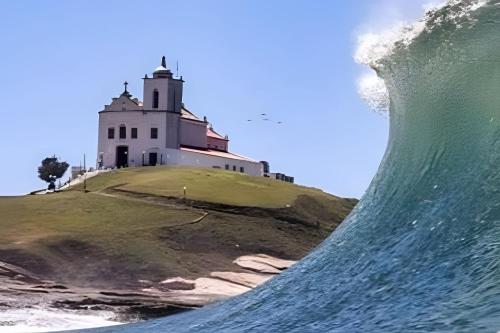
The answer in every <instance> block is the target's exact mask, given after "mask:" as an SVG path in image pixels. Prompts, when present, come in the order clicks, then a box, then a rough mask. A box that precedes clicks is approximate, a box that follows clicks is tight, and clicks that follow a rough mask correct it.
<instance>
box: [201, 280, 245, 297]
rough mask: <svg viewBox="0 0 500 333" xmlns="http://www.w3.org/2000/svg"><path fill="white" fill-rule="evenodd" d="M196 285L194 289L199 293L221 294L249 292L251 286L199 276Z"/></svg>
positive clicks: (230, 294) (233, 294) (229, 294)
mask: <svg viewBox="0 0 500 333" xmlns="http://www.w3.org/2000/svg"><path fill="white" fill-rule="evenodd" d="M195 281H196V287H195V289H194V291H195V292H196V293H199V294H203V293H205V294H212V295H221V296H228V297H230V296H235V295H239V294H242V293H244V292H247V291H249V290H250V288H248V287H245V286H242V285H239V284H235V283H231V282H227V281H223V280H219V279H212V278H199V279H196V280H195Z"/></svg>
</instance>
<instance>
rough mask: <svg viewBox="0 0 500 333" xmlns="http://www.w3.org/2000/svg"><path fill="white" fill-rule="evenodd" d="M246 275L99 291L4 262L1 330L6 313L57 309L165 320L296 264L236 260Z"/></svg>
mask: <svg viewBox="0 0 500 333" xmlns="http://www.w3.org/2000/svg"><path fill="white" fill-rule="evenodd" d="M234 263H235V264H236V265H238V266H239V268H241V269H243V270H244V271H243V272H241V271H239V272H229V271H226V272H212V273H211V274H210V275H209V276H206V277H200V278H197V279H195V280H189V279H184V278H182V277H172V278H167V279H165V280H162V281H160V282H152V281H139V283H140V285H142V287H141V288H138V289H128V290H127V289H126V290H117V289H113V290H99V289H92V288H79V287H75V286H68V285H62V284H58V283H56V282H53V281H46V280H43V279H41V278H39V277H37V276H36V275H34V274H32V273H31V272H29V271H27V270H25V269H23V268H21V267H17V266H14V265H10V264H8V263H3V262H0V326H8V325H9V324H10V323H2V319H1V318H2V312H5V311H8V310H13V309H19V310H22V309H31V308H44V309H57V310H64V311H78V312H81V313H85V312H96V311H102V312H110V313H113V314H114V315H113V318H110V319H111V320H114V321H117V322H121V323H125V322H135V321H140V320H145V319H151V318H156V317H162V316H167V315H172V314H176V313H179V312H183V311H188V310H192V309H196V308H200V307H202V306H204V305H207V304H210V303H213V302H217V301H222V300H224V299H227V298H229V297H233V296H236V295H239V294H242V293H244V292H247V291H249V290H251V289H252V288H255V287H256V286H258V285H260V284H262V283H264V282H266V281H267V280H269V279H271V278H272V277H274V276H276V275H277V274H279V273H281V272H282V271H283V270H285V269H287V268H289V267H290V266H291V265H293V264H294V263H295V261H290V260H283V259H279V258H275V257H271V256H268V255H265V254H257V255H246V256H241V257H238V258H236V259H235V260H234Z"/></svg>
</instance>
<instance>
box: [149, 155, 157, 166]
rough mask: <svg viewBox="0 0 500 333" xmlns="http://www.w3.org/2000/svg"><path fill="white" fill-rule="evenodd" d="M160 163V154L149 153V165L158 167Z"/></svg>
mask: <svg viewBox="0 0 500 333" xmlns="http://www.w3.org/2000/svg"><path fill="white" fill-rule="evenodd" d="M157 163H158V153H149V165H152V166H154V165H156V164H157Z"/></svg>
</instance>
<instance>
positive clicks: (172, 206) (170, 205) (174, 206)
mask: <svg viewBox="0 0 500 333" xmlns="http://www.w3.org/2000/svg"><path fill="white" fill-rule="evenodd" d="M88 194H95V195H101V196H105V197H110V198H115V199H121V200H128V201H133V202H140V203H145V204H148V205H154V206H162V207H165V208H169V209H177V210H190V211H194V212H198V213H201V216H200V217H197V218H196V219H194V220H192V221H189V222H184V223H179V224H175V225H171V226H169V228H172V227H180V226H184V225H189V224H196V223H200V222H202V221H203V220H204V219H205V217H207V216H208V214H209V213H208V212H206V211H203V210H201V209H197V208H191V207H189V206H186V205H179V204H174V203H165V202H158V201H154V200H148V199H146V198H137V197H131V196H127V195H119V194H114V193H109V192H103V191H97V192H88Z"/></svg>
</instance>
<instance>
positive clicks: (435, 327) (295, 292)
mask: <svg viewBox="0 0 500 333" xmlns="http://www.w3.org/2000/svg"><path fill="white" fill-rule="evenodd" d="M387 51H388V52H386V53H385V54H383V55H382V56H381V57H377V58H376V59H374V61H372V62H371V65H372V67H373V68H374V69H375V70H376V71H377V73H378V75H380V77H382V78H383V79H384V81H385V83H386V86H387V89H388V92H389V96H390V117H389V119H390V120H389V121H390V138H389V144H388V148H387V151H386V154H385V157H384V159H383V162H382V164H381V166H380V168H379V171H378V173H377V175H376V177H375V179H374V180H373V181H372V184H371V185H370V187H369V189H368V191H367V193H366V194H365V195H364V197H363V198H362V200H361V201H360V203H359V205H358V206H357V207H356V208H355V210H354V211H353V212H352V213H351V215H350V216H349V217H348V218H347V220H346V221H344V222H343V223H342V225H341V226H340V227H339V228H338V229H337V230H336V231H335V232H334V233H333V234H332V235H331V236H330V237H329V238H328V239H327V240H326V241H325V242H323V244H321V246H319V247H318V248H317V249H316V250H315V251H313V252H312V253H311V254H310V255H308V256H307V257H306V258H305V259H304V260H303V261H301V262H300V263H298V264H297V265H296V266H294V267H293V268H291V269H290V270H288V271H287V272H285V273H284V274H282V275H281V276H280V277H278V278H276V279H273V280H272V281H270V282H269V283H267V284H265V285H264V286H262V287H260V288H257V289H256V290H253V291H251V292H249V293H247V294H245V295H242V296H240V297H237V298H234V299H231V300H229V301H227V302H225V303H222V304H219V305H215V306H209V307H207V308H204V309H202V310H197V311H192V312H189V313H185V314H181V315H176V316H172V317H167V318H163V319H159V320H155V321H150V322H144V323H139V324H132V325H126V326H122V327H112V328H101V329H94V330H92V332H95V333H97V332H130V333H135V332H433V331H439V332H496V331H498V330H499V329H500V261H499V258H500V0H497V1H488V2H482V3H479V2H478V1H452V2H449V3H448V4H447V5H446V6H443V7H442V8H440V9H437V10H435V11H433V12H432V13H430V14H429V15H428V16H427V18H426V20H425V21H424V22H423V25H422V26H421V29H420V30H419V31H417V32H416V33H415V31H414V33H413V34H412V35H411V37H410V38H408V36H404V37H402V38H400V39H399V40H398V41H396V42H394V43H392V44H391V45H390V48H389V49H387Z"/></svg>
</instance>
